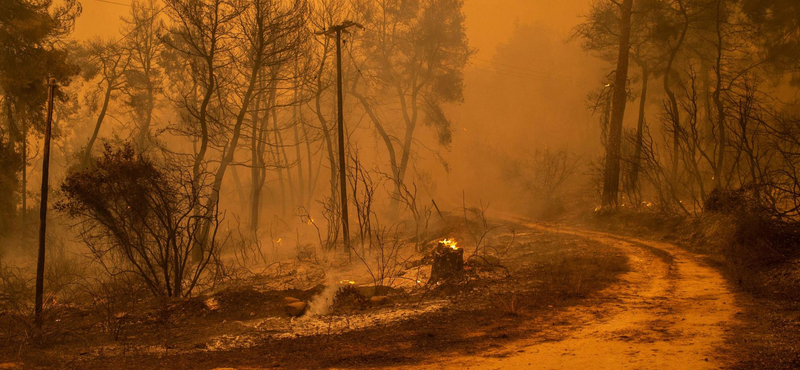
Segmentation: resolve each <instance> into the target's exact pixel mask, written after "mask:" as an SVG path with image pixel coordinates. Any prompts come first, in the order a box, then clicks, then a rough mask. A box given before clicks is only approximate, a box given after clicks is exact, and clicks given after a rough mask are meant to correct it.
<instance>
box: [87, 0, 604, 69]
mask: <svg viewBox="0 0 800 370" xmlns="http://www.w3.org/2000/svg"><path fill="white" fill-rule="evenodd" d="M130 3H131V1H130V0H82V1H81V4H82V5H83V14H82V15H81V17H80V19H79V20H78V23H77V25H76V26H75V37H76V38H77V39H79V40H85V39H88V38H92V37H95V36H100V37H119V26H120V17H121V16H124V15H126V14H127V13H128V11H129V6H130V5H129V4H130ZM589 3H590V1H589V0H466V1H465V3H464V13H465V15H466V17H467V35H468V36H469V40H470V44H471V46H472V47H474V48H476V49H477V50H478V54H479V55H481V56H483V57H491V55H492V53H493V51H494V48H495V47H496V46H497V45H498V44H499V43H502V42H504V41H505V40H507V39H508V38H509V37H510V36H511V35H512V33H513V32H514V27H516V26H517V25H519V24H527V23H535V24H542V25H544V26H547V27H548V28H551V29H554V30H557V31H559V32H563V33H564V34H566V33H567V32H569V29H570V28H572V27H573V26H574V25H575V24H577V23H578V22H579V20H580V15H581V14H583V13H585V11H586V10H587V9H588V6H589Z"/></svg>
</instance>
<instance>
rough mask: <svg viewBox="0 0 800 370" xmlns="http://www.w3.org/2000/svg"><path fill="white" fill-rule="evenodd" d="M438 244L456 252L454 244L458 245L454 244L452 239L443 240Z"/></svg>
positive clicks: (456, 248)
mask: <svg viewBox="0 0 800 370" xmlns="http://www.w3.org/2000/svg"><path fill="white" fill-rule="evenodd" d="M439 243H442V244H444V245H445V246H446V247H450V249H452V250H458V247H457V246H456V244H458V242H456V241H455V240H453V239H444V240H442V241H440V242H439Z"/></svg>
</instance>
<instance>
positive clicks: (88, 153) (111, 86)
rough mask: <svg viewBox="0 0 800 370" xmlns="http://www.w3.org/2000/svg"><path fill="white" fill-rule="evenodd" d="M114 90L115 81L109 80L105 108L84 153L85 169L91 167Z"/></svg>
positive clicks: (99, 115) (101, 111)
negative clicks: (90, 161)
mask: <svg viewBox="0 0 800 370" xmlns="http://www.w3.org/2000/svg"><path fill="white" fill-rule="evenodd" d="M113 90H114V81H113V80H109V81H108V86H106V94H105V96H104V97H103V107H102V108H101V109H100V114H98V115H97V121H96V122H95V124H94V132H92V137H91V138H90V139H89V143H87V144H86V149H85V150H84V152H83V166H84V167H86V166H88V165H89V160H90V159H91V158H92V147H93V146H94V142H95V141H96V140H97V135H98V134H99V133H100V126H102V125H103V120H104V119H105V117H106V112H107V111H108V104H109V102H110V101H111V91H113Z"/></svg>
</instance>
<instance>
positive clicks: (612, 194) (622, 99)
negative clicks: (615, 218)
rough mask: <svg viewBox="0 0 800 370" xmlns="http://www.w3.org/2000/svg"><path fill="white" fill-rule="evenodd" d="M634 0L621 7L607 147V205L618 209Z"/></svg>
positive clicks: (604, 179)
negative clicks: (617, 55) (623, 121)
mask: <svg viewBox="0 0 800 370" xmlns="http://www.w3.org/2000/svg"><path fill="white" fill-rule="evenodd" d="M632 8H633V0H623V2H622V5H621V7H620V12H621V17H620V30H621V35H620V38H619V58H618V59H617V72H616V75H615V81H614V97H613V103H612V104H613V105H612V107H611V123H610V127H609V137H608V145H607V146H606V166H605V171H604V176H603V205H604V206H616V205H617V193H618V192H619V168H620V150H621V147H622V120H623V118H625V104H626V103H627V100H628V94H627V91H626V85H627V82H628V62H629V57H630V37H631V13H632V10H633V9H632Z"/></svg>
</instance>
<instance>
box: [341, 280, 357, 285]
mask: <svg viewBox="0 0 800 370" xmlns="http://www.w3.org/2000/svg"><path fill="white" fill-rule="evenodd" d="M355 283H356V282H355V281H353V280H342V281H340V282H339V284H342V285H348V284H350V285H353V284H355Z"/></svg>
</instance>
